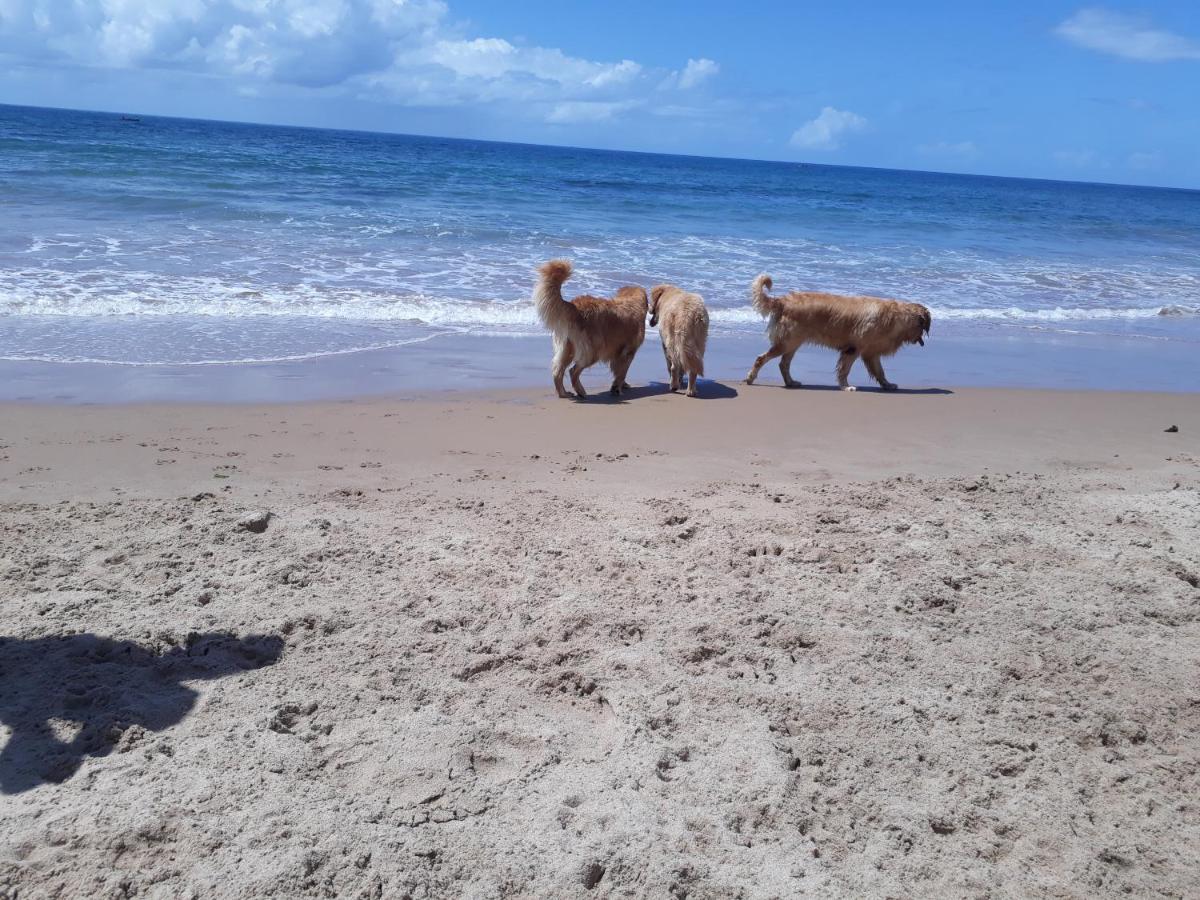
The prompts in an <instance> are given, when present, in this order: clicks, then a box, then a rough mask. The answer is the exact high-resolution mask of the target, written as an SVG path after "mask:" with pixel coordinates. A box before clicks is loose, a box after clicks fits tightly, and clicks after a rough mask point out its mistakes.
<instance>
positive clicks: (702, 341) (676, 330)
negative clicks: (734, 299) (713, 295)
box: [650, 284, 708, 397]
mask: <svg viewBox="0 0 1200 900" xmlns="http://www.w3.org/2000/svg"><path fill="white" fill-rule="evenodd" d="M650 324H651V325H652V326H653V325H657V326H658V336H659V337H660V338H662V348H663V356H665V357H666V358H667V374H669V375H670V376H671V390H672V391H677V390H679V389H680V388H681V387H682V386H683V376H684V373H686V374H687V378H688V388H687V395H688V396H689V397H695V396H696V379H697V378H699V377H700V376H701V375H703V374H704V347H705V345H706V344H707V343H708V309H707V308H705V306H704V301H703V300H702V299H701V298H700V295H699V294H690V293H688V292H687V291H683V290H680V289H679V288H677V287H675V285H673V284H660V285H658V286H657V287H654V288H651V289H650Z"/></svg>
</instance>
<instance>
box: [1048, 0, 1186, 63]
mask: <svg viewBox="0 0 1200 900" xmlns="http://www.w3.org/2000/svg"><path fill="white" fill-rule="evenodd" d="M1054 31H1055V33H1056V34H1057V35H1058V36H1059V37H1062V38H1065V39H1066V40H1068V41H1070V42H1071V43H1073V44H1078V45H1079V46H1081V47H1086V48H1088V49H1089V50H1098V51H1099V52H1101V53H1109V54H1112V55H1113V56H1119V57H1121V58H1122V59H1134V60H1138V61H1139V62H1170V61H1172V60H1183V59H1198V60H1200V42H1198V41H1195V40H1192V39H1191V38H1187V37H1183V36H1181V35H1178V34H1172V33H1171V32H1169V31H1162V30H1160V29H1157V28H1153V27H1151V26H1150V25H1149V24H1146V23H1143V22H1142V21H1140V20H1138V19H1135V18H1132V17H1130V16H1125V15H1122V14H1120V13H1115V12H1111V11H1109V10H1106V9H1081V10H1080V11H1079V12H1077V13H1075V15H1073V16H1071V17H1070V18H1069V19H1067V20H1066V21H1065V22H1062V23H1061V24H1060V25H1059V26H1058V27H1057V28H1055V29H1054Z"/></svg>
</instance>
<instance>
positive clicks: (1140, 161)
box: [1126, 150, 1165, 172]
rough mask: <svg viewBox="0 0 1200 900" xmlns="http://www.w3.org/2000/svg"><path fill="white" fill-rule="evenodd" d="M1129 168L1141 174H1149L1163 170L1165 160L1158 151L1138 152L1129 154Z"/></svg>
mask: <svg viewBox="0 0 1200 900" xmlns="http://www.w3.org/2000/svg"><path fill="white" fill-rule="evenodd" d="M1126 162H1127V163H1128V165H1129V168H1131V169H1136V170H1138V171H1139V172H1149V171H1153V170H1154V169H1161V168H1162V167H1163V163H1164V162H1165V159H1164V158H1163V155H1162V154H1161V153H1159V152H1158V151H1157V150H1154V151H1151V152H1149V153H1147V152H1144V151H1143V152H1138V153H1131V154H1129V159H1128V160H1127V161H1126Z"/></svg>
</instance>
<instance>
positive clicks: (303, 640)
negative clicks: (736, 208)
mask: <svg viewBox="0 0 1200 900" xmlns="http://www.w3.org/2000/svg"><path fill="white" fill-rule="evenodd" d="M706 387H707V389H708V393H709V399H707V400H688V399H686V398H684V397H681V396H665V397H664V396H653V395H649V394H647V392H645V391H635V392H634V396H633V398H632V399H631V400H630V401H629V402H626V403H620V404H617V403H609V402H606V401H604V400H599V401H596V402H594V403H588V404H575V403H571V402H563V401H557V400H554V399H552V398H551V397H549V396H547V394H548V391H547V390H538V391H526V392H513V393H507V394H496V395H483V396H465V395H464V396H442V397H429V398H425V399H419V400H400V399H384V400H371V401H366V402H353V403H342V404H325V405H320V404H304V405H292V406H272V407H262V406H246V407H233V406H225V407H219V406H173V407H159V408H154V407H136V406H130V407H114V408H78V407H45V406H28V407H22V406H3V407H0V504H2V506H0V529H2V543H0V615H2V624H0V635H2V636H0V741H4V742H6V743H5V747H4V750H3V751H2V752H0V897H4V898H16V897H19V898H21V900H25V898H34V897H128V896H138V897H164V898H165V897H172V898H173V897H197V898H200V897H203V898H209V897H260V896H279V897H310V896H311V897H405V896H408V897H414V898H416V897H435V896H436V897H459V896H462V897H479V898H484V897H604V896H647V897H675V898H682V897H688V898H701V897H712V898H717V897H722V898H723V897H790V896H798V895H805V894H808V895H812V896H821V897H826V896H855V897H876V896H878V897H885V896H886V897H900V896H914V897H929V896H954V897H984V896H995V897H1015V896H1053V897H1092V896H1098V895H1119V894H1133V895H1136V896H1163V897H1185V896H1193V897H1194V896H1196V895H1197V892H1198V891H1200V742H1198V740H1197V733H1198V732H1200V587H1198V585H1200V442H1198V441H1197V436H1198V435H1200V402H1198V401H1197V399H1196V397H1195V396H1194V395H1191V396H1189V395H1154V394H1118V393H1103V394H1102V393H1090V394H1071V393H1054V392H1012V391H1009V392H1005V391H985V390H978V391H960V392H957V393H954V394H942V393H928V394H908V395H899V396H886V395H881V394H876V393H870V392H860V393H858V394H856V395H844V394H840V393H837V392H829V391H816V390H814V391H807V390H806V391H785V390H782V389H780V388H775V387H770V386H762V387H758V388H751V389H748V388H745V387H739V388H737V389H736V390H737V391H738V392H740V396H738V397H737V399H736V400H734V399H732V397H733V394H734V392H735V391H734V389H733V388H722V387H720V386H717V385H713V384H709V385H707V386H706ZM1169 425H1177V426H1178V428H1179V431H1178V432H1177V433H1165V432H1164V429H1165V428H1166V427H1167V426H1169ZM264 512H269V513H270V516H269V517H267V516H266V515H264Z"/></svg>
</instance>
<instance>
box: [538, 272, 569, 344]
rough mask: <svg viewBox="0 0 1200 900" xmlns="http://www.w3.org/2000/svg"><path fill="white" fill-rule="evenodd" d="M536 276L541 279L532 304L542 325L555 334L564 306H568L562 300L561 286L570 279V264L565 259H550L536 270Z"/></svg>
mask: <svg viewBox="0 0 1200 900" xmlns="http://www.w3.org/2000/svg"><path fill="white" fill-rule="evenodd" d="M538 274H539V275H540V276H541V278H539V279H538V283H537V287H536V288H535V289H534V291H533V304H534V306H536V307H537V314H538V318H539V319H541V320H542V324H544V325H545V326H546V327H547V328H549V329H550V330H551V331H553V332H555V333H557V332H558V331H559V326H560V325H561V324H562V317H563V314H564V313H565V312H566V310H565V309H564V306H567V305H569V304H567V302H566V301H565V300H563V295H562V286H563V282H564V281H566V280H567V279H568V278H570V277H571V263H570V262H569V261H567V260H565V259H552V260H550V262H548V263H545V264H544V265H543V266H542V267H541V268H540V269H538Z"/></svg>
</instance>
